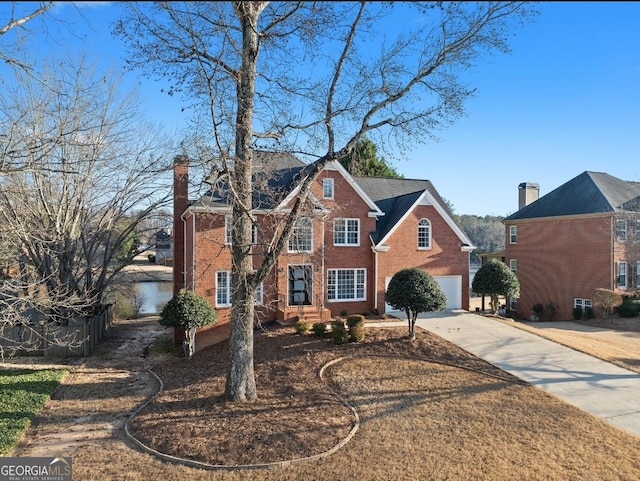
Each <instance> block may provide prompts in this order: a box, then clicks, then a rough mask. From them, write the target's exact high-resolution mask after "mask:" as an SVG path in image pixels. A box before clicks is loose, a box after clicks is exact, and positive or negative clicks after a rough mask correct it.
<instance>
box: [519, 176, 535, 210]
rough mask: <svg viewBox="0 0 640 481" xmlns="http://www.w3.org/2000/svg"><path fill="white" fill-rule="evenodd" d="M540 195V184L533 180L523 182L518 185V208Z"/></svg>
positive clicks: (533, 200)
mask: <svg viewBox="0 0 640 481" xmlns="http://www.w3.org/2000/svg"><path fill="white" fill-rule="evenodd" d="M539 197H540V186H539V185H538V184H534V183H533V182H523V183H522V184H520V185H519V186H518V210H520V209H522V208H523V207H526V206H528V205H529V204H531V203H532V202H535V201H536V200H538V198H539Z"/></svg>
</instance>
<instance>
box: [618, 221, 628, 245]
mask: <svg viewBox="0 0 640 481" xmlns="http://www.w3.org/2000/svg"><path fill="white" fill-rule="evenodd" d="M616 237H617V238H618V241H619V242H624V241H626V240H627V221H626V220H619V221H618V223H617V225H616Z"/></svg>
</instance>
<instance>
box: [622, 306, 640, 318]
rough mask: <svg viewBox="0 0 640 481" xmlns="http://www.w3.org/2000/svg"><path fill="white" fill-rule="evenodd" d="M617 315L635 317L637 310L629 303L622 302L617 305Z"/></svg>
mask: <svg viewBox="0 0 640 481" xmlns="http://www.w3.org/2000/svg"><path fill="white" fill-rule="evenodd" d="M618 315H619V316H620V317H636V316H637V315H638V311H637V309H636V308H635V307H634V306H633V305H631V304H622V305H621V306H620V307H618Z"/></svg>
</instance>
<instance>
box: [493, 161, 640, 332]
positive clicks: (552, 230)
mask: <svg viewBox="0 0 640 481" xmlns="http://www.w3.org/2000/svg"><path fill="white" fill-rule="evenodd" d="M519 189H520V205H519V207H520V210H518V211H517V212H516V213H514V214H512V215H510V216H509V217H507V218H506V219H505V220H504V221H503V222H504V224H505V234H506V239H505V246H506V256H505V262H506V263H507V264H508V265H509V266H510V267H511V269H512V270H513V271H515V272H516V274H517V276H518V280H519V282H520V298H519V299H517V300H511V302H510V305H509V308H510V309H511V310H512V311H515V312H516V315H517V317H519V318H523V319H529V318H530V316H531V314H532V307H533V306H534V305H535V304H538V303H540V304H542V305H543V306H546V305H548V304H552V305H554V306H555V307H556V309H557V315H556V320H570V319H572V318H573V309H574V308H575V307H581V308H583V310H584V309H586V308H588V307H591V297H592V295H593V293H594V291H595V290H596V289H599V288H603V289H612V290H618V291H620V292H622V293H624V292H628V291H630V290H633V289H637V288H638V284H639V280H640V278H639V276H640V248H639V245H640V182H629V181H623V180H620V179H618V178H616V177H613V176H611V175H608V174H605V173H600V172H583V173H582V174H580V175H578V176H577V177H575V178H574V179H572V180H570V181H568V182H567V183H565V184H563V185H561V186H560V187H558V188H557V189H555V190H554V191H552V192H549V193H548V194H546V195H544V196H543V197H540V198H539V199H537V197H538V195H537V192H538V186H537V184H530V183H523V184H520V186H519ZM536 199H537V200H536Z"/></svg>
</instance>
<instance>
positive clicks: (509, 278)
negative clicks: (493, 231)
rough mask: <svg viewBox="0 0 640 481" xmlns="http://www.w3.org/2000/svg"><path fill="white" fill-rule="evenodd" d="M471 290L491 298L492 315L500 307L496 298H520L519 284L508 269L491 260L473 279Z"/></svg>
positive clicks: (503, 264) (497, 261)
mask: <svg viewBox="0 0 640 481" xmlns="http://www.w3.org/2000/svg"><path fill="white" fill-rule="evenodd" d="M471 288H472V289H473V291H474V292H477V293H478V294H482V295H485V294H487V295H489V296H491V310H492V311H493V313H494V314H496V313H497V312H498V308H499V307H500V304H499V300H498V297H499V296H505V297H510V298H513V299H517V298H518V297H520V283H519V282H518V278H517V277H516V275H515V274H514V273H513V271H512V270H511V269H509V267H508V266H507V265H506V264H505V263H503V262H500V261H499V260H497V259H492V260H490V261H489V262H487V263H486V264H485V265H483V266H482V267H481V268H480V269H478V272H476V275H475V276H474V278H473V282H472V283H471Z"/></svg>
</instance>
